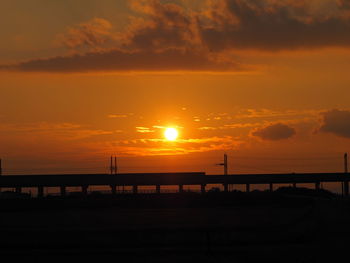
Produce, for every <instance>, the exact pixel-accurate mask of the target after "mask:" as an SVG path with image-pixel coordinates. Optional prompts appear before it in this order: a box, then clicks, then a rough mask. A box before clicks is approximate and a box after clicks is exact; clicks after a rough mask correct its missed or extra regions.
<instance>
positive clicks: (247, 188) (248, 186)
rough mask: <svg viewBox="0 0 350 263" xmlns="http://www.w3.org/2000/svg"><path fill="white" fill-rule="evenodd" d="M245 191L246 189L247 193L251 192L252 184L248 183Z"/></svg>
mask: <svg viewBox="0 0 350 263" xmlns="http://www.w3.org/2000/svg"><path fill="white" fill-rule="evenodd" d="M245 191H246V192H247V193H249V192H250V184H246V185H245Z"/></svg>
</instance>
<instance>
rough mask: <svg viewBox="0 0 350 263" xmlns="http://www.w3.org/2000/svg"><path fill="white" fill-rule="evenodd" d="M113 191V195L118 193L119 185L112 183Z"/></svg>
mask: <svg viewBox="0 0 350 263" xmlns="http://www.w3.org/2000/svg"><path fill="white" fill-rule="evenodd" d="M111 192H112V195H115V194H117V186H115V185H111Z"/></svg>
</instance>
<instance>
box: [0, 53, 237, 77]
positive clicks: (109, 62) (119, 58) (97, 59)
mask: <svg viewBox="0 0 350 263" xmlns="http://www.w3.org/2000/svg"><path fill="white" fill-rule="evenodd" d="M0 69H3V70H6V69H7V70H20V71H26V72H88V71H181V70H188V71H229V70H235V71H238V70H241V69H242V67H240V65H239V64H235V63H233V62H225V61H220V60H215V59H211V58H209V57H207V56H206V55H205V54H202V53H196V52H189V51H181V50H176V49H169V50H165V51H162V52H150V51H139V52H125V51H122V50H112V51H109V52H101V53H98V52H92V53H86V54H84V55H74V56H66V57H53V58H48V59H38V60H30V61H28V62H24V63H21V64H18V65H13V66H3V67H0Z"/></svg>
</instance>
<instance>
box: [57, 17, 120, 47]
mask: <svg viewBox="0 0 350 263" xmlns="http://www.w3.org/2000/svg"><path fill="white" fill-rule="evenodd" d="M111 29H112V24H111V23H110V22H109V21H107V20H106V19H102V18H94V19H92V20H90V21H87V22H85V23H81V24H78V25H76V26H72V27H69V28H67V30H66V32H65V33H63V34H59V35H58V36H57V38H56V44H58V45H59V46H65V47H68V48H70V49H76V48H84V47H88V48H92V49H96V48H97V47H103V45H105V44H106V43H107V42H110V41H113V40H114V34H113V32H112V31H111Z"/></svg>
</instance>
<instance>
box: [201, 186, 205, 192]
mask: <svg viewBox="0 0 350 263" xmlns="http://www.w3.org/2000/svg"><path fill="white" fill-rule="evenodd" d="M201 193H202V194H205V184H201Z"/></svg>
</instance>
